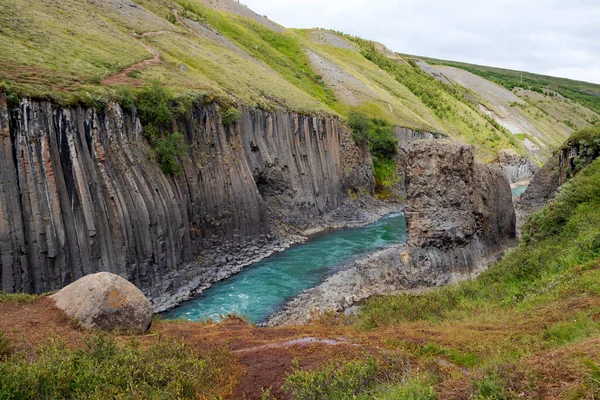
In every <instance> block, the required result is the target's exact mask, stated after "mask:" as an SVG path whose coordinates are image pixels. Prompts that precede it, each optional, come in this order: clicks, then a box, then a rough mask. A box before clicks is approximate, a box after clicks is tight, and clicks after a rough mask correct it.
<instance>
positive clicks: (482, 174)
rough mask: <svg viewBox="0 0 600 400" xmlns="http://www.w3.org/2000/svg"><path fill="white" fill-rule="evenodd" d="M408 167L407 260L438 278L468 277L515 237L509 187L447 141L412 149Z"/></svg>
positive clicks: (499, 173)
mask: <svg viewBox="0 0 600 400" xmlns="http://www.w3.org/2000/svg"><path fill="white" fill-rule="evenodd" d="M409 161H410V163H409V165H408V167H407V182H406V187H407V196H408V197H407V208H406V220H407V227H408V243H407V245H408V247H407V250H408V252H409V253H410V254H409V258H410V259H411V261H410V262H411V263H412V264H413V265H418V266H419V267H422V266H431V267H432V268H433V271H435V273H436V274H452V273H471V272H473V271H474V270H475V269H476V268H477V267H480V266H481V264H482V263H483V260H484V259H486V258H488V256H489V255H491V254H494V253H496V252H498V251H500V250H502V249H503V248H504V246H505V245H506V244H508V243H509V242H510V241H511V240H513V239H514V238H515V211H514V208H513V205H512V196H511V191H510V185H509V184H508V181H507V180H506V178H505V177H504V175H503V173H502V171H501V170H500V169H498V168H495V167H492V166H489V165H485V164H481V163H478V162H475V160H474V154H473V150H472V148H470V147H467V146H463V145H459V144H455V143H451V142H448V141H436V142H421V143H418V144H416V145H415V146H413V148H412V150H411V151H410V154H409Z"/></svg>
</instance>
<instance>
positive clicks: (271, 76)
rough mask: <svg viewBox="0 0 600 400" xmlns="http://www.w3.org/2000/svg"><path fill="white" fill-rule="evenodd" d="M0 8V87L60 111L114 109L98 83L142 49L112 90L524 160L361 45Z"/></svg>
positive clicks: (417, 77)
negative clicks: (324, 68) (136, 68)
mask: <svg viewBox="0 0 600 400" xmlns="http://www.w3.org/2000/svg"><path fill="white" fill-rule="evenodd" d="M3 3H5V4H6V7H4V4H3V7H2V8H1V9H0V18H2V19H3V20H5V21H8V22H7V23H6V24H4V25H3V26H2V27H1V28H0V46H1V47H2V48H4V49H6V51H4V52H2V54H0V82H1V81H6V82H7V83H8V84H9V85H10V86H11V87H12V90H14V91H16V92H17V93H19V94H21V95H29V96H36V97H52V98H54V99H56V100H58V101H61V102H65V103H69V102H79V101H84V102H87V103H90V104H94V100H95V99H98V98H109V99H118V96H117V94H116V91H115V90H114V88H113V87H107V86H104V85H102V84H101V82H102V81H103V80H104V79H106V78H107V77H110V76H114V75H115V74H117V73H118V72H119V71H121V70H122V69H123V68H125V67H128V66H131V65H135V64H136V63H138V62H140V61H141V60H144V59H151V58H152V54H151V53H150V52H149V50H148V48H150V49H153V51H156V52H158V54H159V55H160V62H159V63H154V64H153V65H151V66H149V67H148V68H146V69H144V70H142V71H141V72H140V73H137V74H135V75H129V76H127V77H126V78H124V79H121V80H120V81H119V82H117V83H120V84H123V85H126V86H131V87H139V86H142V85H147V84H149V83H151V82H152V81H156V80H159V81H160V82H162V83H163V84H165V85H168V86H170V87H171V88H172V89H174V91H175V93H182V92H185V91H189V90H196V91H205V92H207V93H208V94H209V95H210V96H211V97H213V98H218V99H224V100H225V101H226V102H231V101H233V102H238V103H243V104H246V105H250V106H258V107H262V108H266V109H270V108H287V109H290V110H294V111H300V112H306V113H334V114H338V115H341V116H342V117H345V116H347V115H348V113H349V112H350V110H351V109H352V108H358V109H359V110H361V111H363V112H365V113H367V114H369V115H370V116H372V117H376V118H381V119H384V120H387V121H389V122H391V123H393V124H397V125H401V126H407V127H411V128H415V129H423V130H432V131H441V132H444V133H448V134H450V135H451V136H452V137H454V138H457V139H461V140H463V141H465V142H467V143H470V144H474V145H475V146H476V147H477V148H478V149H479V155H480V156H481V158H483V159H492V158H493V157H494V154H495V153H496V152H497V150H499V149H501V148H513V149H515V150H516V151H517V152H518V153H522V154H523V153H524V152H525V149H524V148H523V146H522V143H520V142H519V140H515V138H513V137H512V135H510V134H507V132H505V131H504V130H503V129H499V127H497V126H495V125H494V123H493V121H489V120H487V119H486V117H485V115H483V114H482V113H481V112H480V111H479V110H478V109H477V107H476V104H474V103H473V102H471V101H469V100H468V99H470V98H473V96H472V93H469V92H468V91H467V90H465V89H464V88H461V87H458V86H457V87H454V88H448V87H446V88H444V87H442V86H441V85H440V84H439V83H438V82H436V81H434V80H432V79H429V77H428V76H427V75H426V74H423V73H421V71H420V70H418V69H416V68H414V67H413V66H411V65H410V64H408V63H406V62H403V61H402V59H400V58H399V56H397V55H395V54H391V53H381V52H379V49H375V50H374V52H377V53H379V54H380V55H381V56H382V58H377V59H374V58H371V61H369V60H368V59H367V58H365V57H364V55H365V46H364V44H365V43H367V42H364V41H358V42H359V43H363V45H361V46H359V49H360V50H361V51H360V52H359V51H354V50H347V49H341V48H337V47H334V46H330V45H326V44H319V43H316V42H315V41H313V40H312V39H311V36H310V34H311V31H305V30H288V29H284V30H282V31H281V32H276V31H273V30H271V29H269V28H267V27H266V26H263V25H261V24H260V23H259V22H260V21H258V22H257V21H255V20H252V19H250V18H246V17H244V16H241V15H234V14H229V13H225V12H222V11H219V10H217V9H216V8H212V7H211V5H210V4H211V3H210V2H207V3H203V2H202V1H200V0H174V1H167V0H137V1H136V4H134V3H129V2H128V1H127V0H115V1H114V2H110V3H109V2H78V1H74V0H61V1H59V2H53V3H48V2H43V1H41V0H33V1H32V2H24V1H23V0H3ZM213 6H214V7H217V5H213ZM172 10H175V12H176V13H177V15H178V16H179V19H177V18H176V17H175V14H173V13H172ZM169 21H171V22H169ZM211 31H212V32H211ZM132 33H135V34H136V35H138V37H137V38H136V37H134V36H133V35H132ZM216 33H218V34H216ZM142 34H146V36H143V37H139V35H142ZM346 39H347V38H346ZM145 47H146V48H145ZM307 51H310V52H313V53H314V54H317V55H318V56H319V57H321V58H323V59H324V60H326V62H327V63H330V64H331V65H333V66H335V68H338V69H340V70H342V71H344V73H345V74H347V76H351V77H352V79H355V80H356V82H360V85H361V86H363V87H364V90H363V91H362V92H361V93H355V94H356V97H357V98H358V102H359V104H358V105H355V106H351V105H350V104H348V103H347V102H345V101H344V99H343V98H342V97H341V96H340V92H339V88H336V87H330V86H328V85H327V84H326V80H324V79H323V78H324V77H322V76H321V75H320V74H319V73H317V72H316V69H315V66H314V65H312V64H311V62H310V60H309V56H308V54H307ZM361 53H362V54H361ZM57 54H60V57H57V56H56V55H57ZM387 57H390V58H389V59H388V58H387ZM394 58H395V59H399V63H396V62H394V63H395V65H394V66H392V67H391V68H390V64H387V63H386V64H382V63H381V62H378V61H381V60H383V59H388V60H391V59H394ZM372 61H375V62H372ZM24 66H26V67H24ZM575 119H576V120H577V121H578V123H579V122H581V118H579V119H577V118H575Z"/></svg>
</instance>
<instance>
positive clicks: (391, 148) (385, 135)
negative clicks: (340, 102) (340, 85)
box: [348, 111, 398, 195]
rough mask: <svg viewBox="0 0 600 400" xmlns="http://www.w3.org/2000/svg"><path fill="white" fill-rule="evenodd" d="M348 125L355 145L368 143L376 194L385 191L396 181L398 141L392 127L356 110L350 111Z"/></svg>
mask: <svg viewBox="0 0 600 400" xmlns="http://www.w3.org/2000/svg"><path fill="white" fill-rule="evenodd" d="M348 125H350V128H351V129H352V140H354V142H355V143H356V144H357V145H359V146H364V145H366V144H367V143H368V144H369V150H370V151H371V155H372V156H373V175H374V177H375V190H376V192H377V194H378V195H382V194H384V193H386V192H387V191H388V188H389V187H391V186H392V185H394V184H396V183H398V176H397V172H396V169H397V165H396V158H395V155H396V154H397V152H398V141H397V140H396V137H395V135H394V128H393V127H392V126H391V125H390V124H389V123H387V122H386V121H383V120H380V119H374V118H372V119H371V118H368V117H367V116H366V115H364V114H362V113H359V112H356V111H352V112H350V115H349V116H348Z"/></svg>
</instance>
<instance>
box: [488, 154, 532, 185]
mask: <svg viewBox="0 0 600 400" xmlns="http://www.w3.org/2000/svg"><path fill="white" fill-rule="evenodd" d="M496 163H497V164H498V166H499V167H500V168H501V169H502V172H504V176H506V179H508V181H509V182H510V183H511V184H512V183H518V182H526V181H529V180H530V179H531V178H532V177H533V175H535V173H536V172H537V171H538V170H539V169H540V167H539V166H538V165H537V164H536V163H535V162H533V161H531V159H530V158H529V157H527V156H519V155H518V154H517V153H516V152H515V151H514V150H510V149H506V150H500V151H499V152H498V161H497V162H496Z"/></svg>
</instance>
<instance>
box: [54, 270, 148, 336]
mask: <svg viewBox="0 0 600 400" xmlns="http://www.w3.org/2000/svg"><path fill="white" fill-rule="evenodd" d="M50 298H51V299H52V300H54V301H55V302H56V307H58V308H60V309H61V310H63V311H64V312H65V314H67V315H68V316H69V317H72V318H74V319H75V320H76V321H78V322H79V323H80V324H81V325H82V326H83V327H84V328H86V329H89V330H107V331H113V330H118V331H123V332H132V333H144V332H146V331H147V330H148V328H149V327H150V323H151V322H152V317H153V315H154V314H153V312H152V307H151V306H150V302H149V301H148V299H147V298H146V297H145V296H144V294H143V293H142V292H141V291H140V290H139V289H138V288H137V287H135V285H133V284H131V283H130V282H128V281H127V280H125V279H123V278H121V277H120V276H118V275H115V274H111V273H108V272H101V273H98V274H91V275H87V276H84V277H83V278H81V279H79V280H77V281H75V282H73V283H71V284H70V285H68V286H67V287H65V288H64V289H62V290H61V291H60V292H58V293H56V294H54V295H52V296H50Z"/></svg>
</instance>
